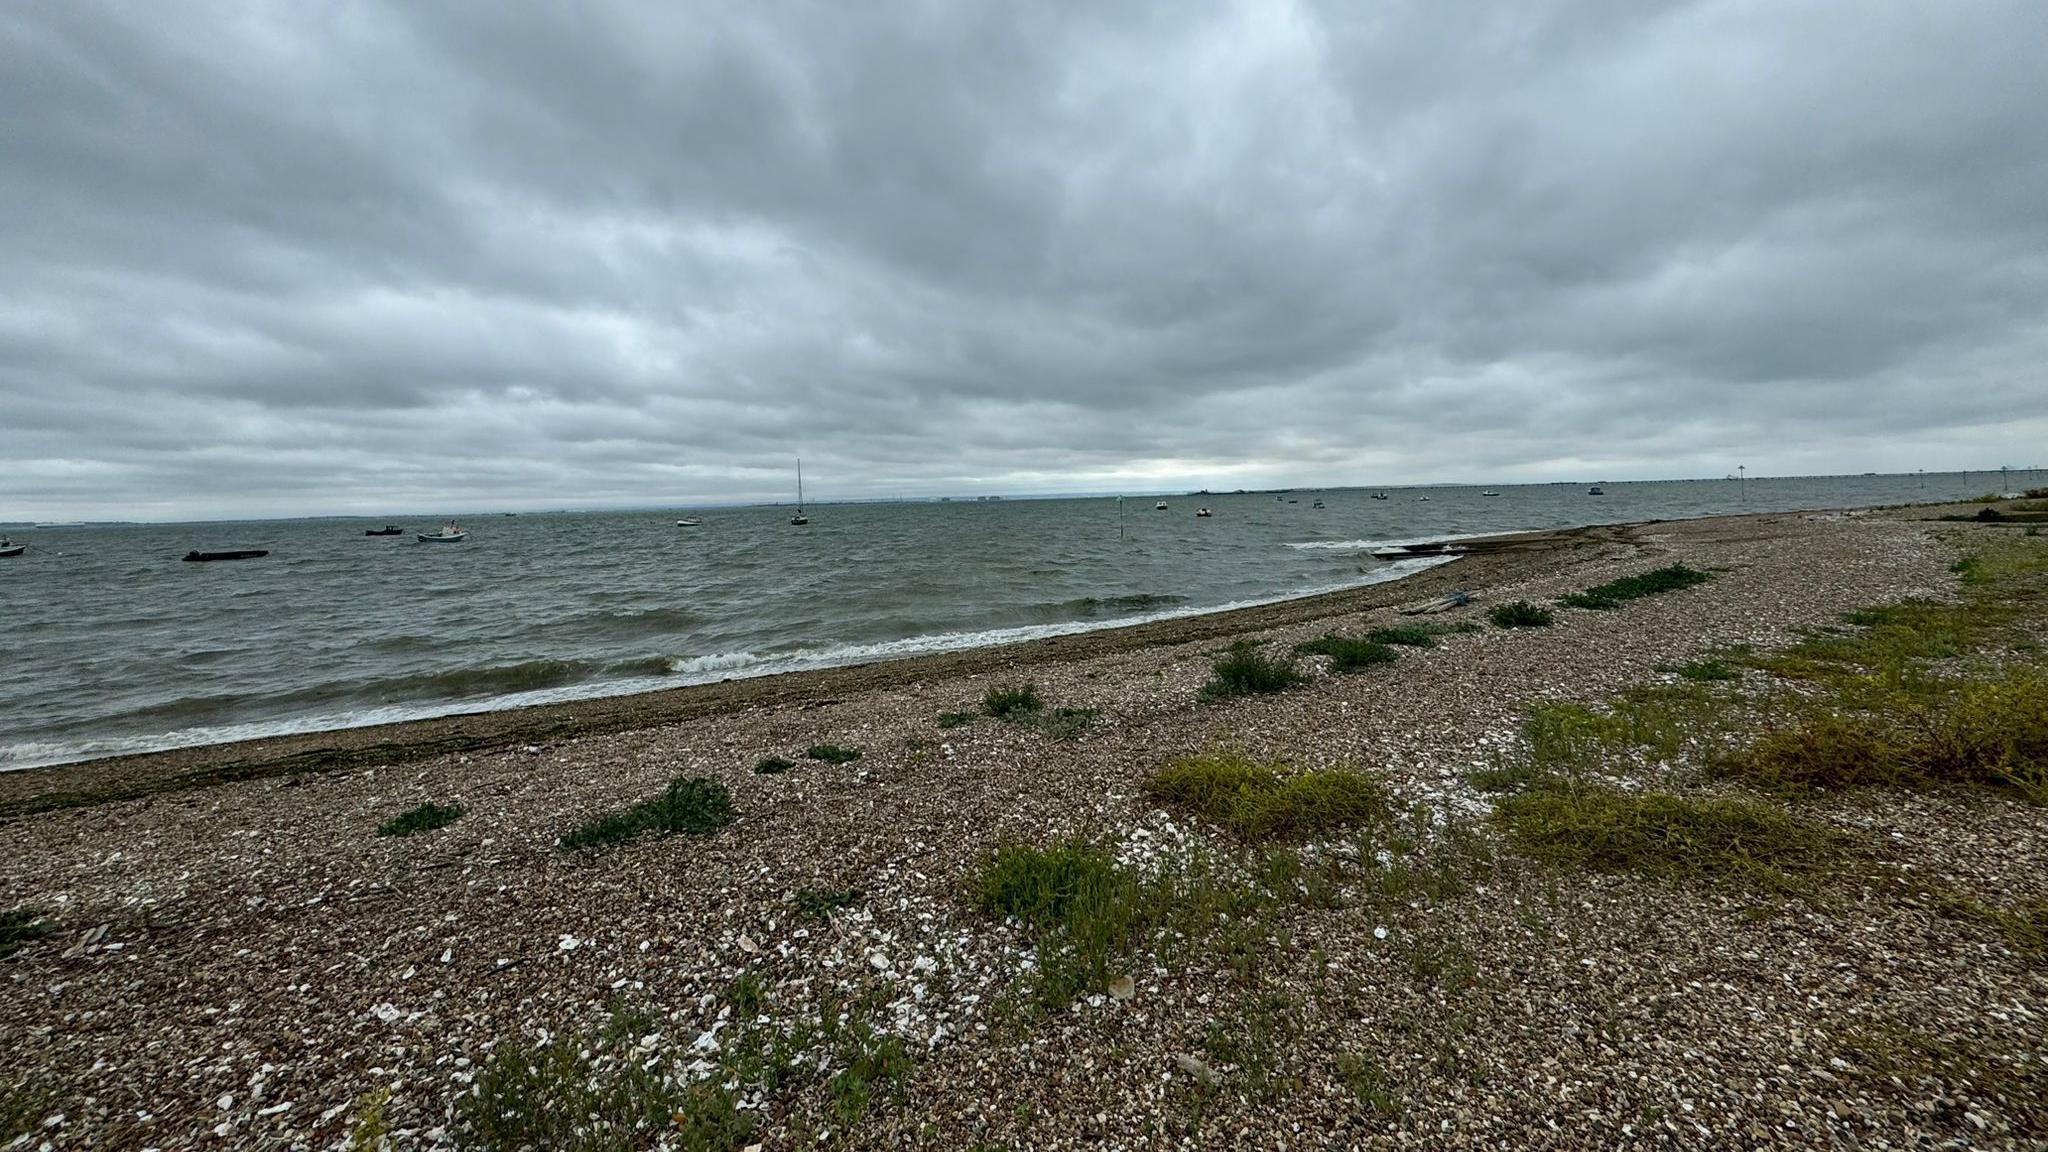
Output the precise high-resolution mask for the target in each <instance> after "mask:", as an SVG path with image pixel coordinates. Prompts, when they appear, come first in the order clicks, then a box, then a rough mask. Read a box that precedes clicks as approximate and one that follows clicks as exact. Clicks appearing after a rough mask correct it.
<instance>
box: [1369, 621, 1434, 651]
mask: <svg viewBox="0 0 2048 1152" xmlns="http://www.w3.org/2000/svg"><path fill="white" fill-rule="evenodd" d="M1436 637H1437V633H1435V632H1433V631H1431V630H1430V629H1428V628H1420V627H1416V626H1415V625H1412V624H1411V625H1403V626H1401V627H1398V628H1375V629H1374V630H1373V631H1372V633H1371V634H1369V635H1368V636H1366V639H1367V640H1370V641H1372V642H1373V643H1375V644H1400V645H1404V646H1406V647H1409V648H1434V647H1436Z"/></svg>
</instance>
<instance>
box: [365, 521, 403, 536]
mask: <svg viewBox="0 0 2048 1152" xmlns="http://www.w3.org/2000/svg"><path fill="white" fill-rule="evenodd" d="M363 535H365V536H403V535H405V529H403V528H400V527H399V526H398V525H396V524H386V525H385V526H383V527H382V528H365V529H364V530H363Z"/></svg>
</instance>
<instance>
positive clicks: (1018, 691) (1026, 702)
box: [981, 684, 1045, 720]
mask: <svg viewBox="0 0 2048 1152" xmlns="http://www.w3.org/2000/svg"><path fill="white" fill-rule="evenodd" d="M1044 707H1045V701H1043V700H1041V699H1039V697H1038V688H1037V686H1036V685H1032V684H1017V685H1011V686H1007V687H1003V686H998V687H992V688H990V689H989V690H988V694H987V695H986V696H983V697H982V700H981V710H982V711H984V712H986V713H988V714H989V715H991V716H993V717H995V718H996V719H998V720H1022V719H1024V718H1025V717H1027V716H1032V715H1036V714H1037V712H1038V710H1039V709H1041V708H1044Z"/></svg>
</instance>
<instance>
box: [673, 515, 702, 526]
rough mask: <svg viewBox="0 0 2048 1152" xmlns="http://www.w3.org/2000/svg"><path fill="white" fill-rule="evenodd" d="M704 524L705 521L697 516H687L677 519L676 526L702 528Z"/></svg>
mask: <svg viewBox="0 0 2048 1152" xmlns="http://www.w3.org/2000/svg"><path fill="white" fill-rule="evenodd" d="M703 526H704V521H702V520H700V519H698V518H697V517H695V516H685V517H683V518H682V519H681V520H678V521H676V527H678V528H702V527H703Z"/></svg>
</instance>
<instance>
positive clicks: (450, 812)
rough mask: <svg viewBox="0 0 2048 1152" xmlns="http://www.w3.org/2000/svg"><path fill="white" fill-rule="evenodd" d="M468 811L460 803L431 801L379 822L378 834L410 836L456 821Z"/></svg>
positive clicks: (444, 826) (443, 826)
mask: <svg viewBox="0 0 2048 1152" xmlns="http://www.w3.org/2000/svg"><path fill="white" fill-rule="evenodd" d="M467 811H469V809H467V808H465V807H463V806H462V805H460V804H435V803H432V802H431V801H430V802H428V803H425V804H422V805H420V806H419V807H417V808H410V809H407V810H406V811H404V812H401V813H399V814H398V815H396V816H393V817H392V818H391V819H389V820H386V821H385V822H384V823H382V824H379V825H378V826H377V835H379V836H410V835H412V834H413V833H415V832H431V831H433V830H434V829H436V828H446V827H447V826H448V825H450V824H453V823H455V822H456V821H457V820H460V819H461V818H462V815H463V813H465V812H467Z"/></svg>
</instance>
